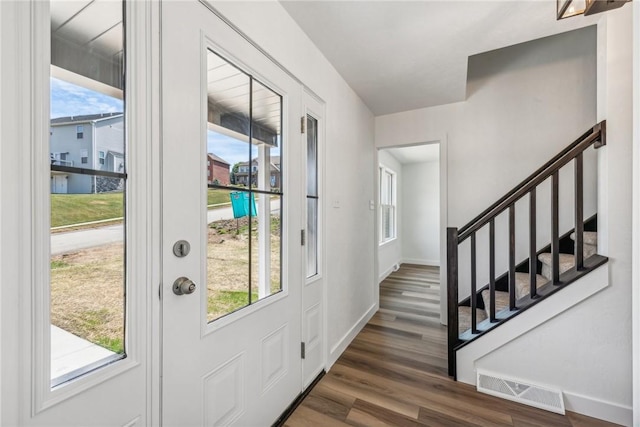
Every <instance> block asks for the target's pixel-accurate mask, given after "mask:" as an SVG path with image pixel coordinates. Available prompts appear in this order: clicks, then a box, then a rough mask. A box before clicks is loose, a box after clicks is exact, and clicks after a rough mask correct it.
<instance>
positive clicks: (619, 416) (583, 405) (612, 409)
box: [563, 391, 633, 426]
mask: <svg viewBox="0 0 640 427" xmlns="http://www.w3.org/2000/svg"><path fill="white" fill-rule="evenodd" d="M563 395H564V404H565V407H566V409H567V411H571V412H577V413H579V414H583V415H586V416H588V417H593V418H598V419H601V420H605V421H609V422H610V423H615V424H620V425H623V426H631V425H632V424H633V410H632V408H631V407H630V406H622V405H619V404H617V403H613V402H607V401H605V400H601V399H595V398H593V397H588V396H582V395H580V394H576V393H571V392H566V391H565V392H563Z"/></svg>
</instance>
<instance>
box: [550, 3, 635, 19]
mask: <svg viewBox="0 0 640 427" xmlns="http://www.w3.org/2000/svg"><path fill="white" fill-rule="evenodd" d="M630 1H631V0H556V3H557V6H558V19H564V18H569V17H571V16H576V15H584V16H588V15H593V14H595V13H600V12H606V11H608V10H612V9H617V8H619V7H622V6H624V4H625V3H627V2H630Z"/></svg>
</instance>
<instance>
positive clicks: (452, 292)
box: [447, 227, 459, 379]
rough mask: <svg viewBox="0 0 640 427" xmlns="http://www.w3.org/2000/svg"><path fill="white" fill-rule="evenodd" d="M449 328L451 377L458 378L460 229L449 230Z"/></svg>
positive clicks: (450, 228)
mask: <svg viewBox="0 0 640 427" xmlns="http://www.w3.org/2000/svg"><path fill="white" fill-rule="evenodd" d="M447 328H448V361H449V376H452V377H454V379H455V377H456V353H455V351H454V350H453V349H454V348H455V346H456V345H458V342H459V337H458V229H457V228H455V227H448V228H447Z"/></svg>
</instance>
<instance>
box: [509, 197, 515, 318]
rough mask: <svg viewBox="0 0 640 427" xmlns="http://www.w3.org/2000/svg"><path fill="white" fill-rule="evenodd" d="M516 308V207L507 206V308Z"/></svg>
mask: <svg viewBox="0 0 640 427" xmlns="http://www.w3.org/2000/svg"><path fill="white" fill-rule="evenodd" d="M515 309H516V209H515V205H514V204H512V205H510V206H509V310H511V311H513V310H515Z"/></svg>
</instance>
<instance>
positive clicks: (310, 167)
mask: <svg viewBox="0 0 640 427" xmlns="http://www.w3.org/2000/svg"><path fill="white" fill-rule="evenodd" d="M307 196H316V197H317V196H318V121H317V120H316V119H314V118H313V117H311V116H307Z"/></svg>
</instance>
